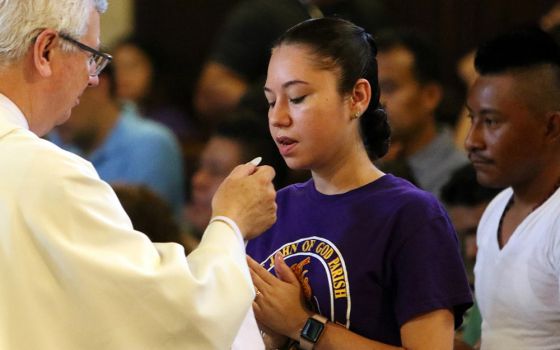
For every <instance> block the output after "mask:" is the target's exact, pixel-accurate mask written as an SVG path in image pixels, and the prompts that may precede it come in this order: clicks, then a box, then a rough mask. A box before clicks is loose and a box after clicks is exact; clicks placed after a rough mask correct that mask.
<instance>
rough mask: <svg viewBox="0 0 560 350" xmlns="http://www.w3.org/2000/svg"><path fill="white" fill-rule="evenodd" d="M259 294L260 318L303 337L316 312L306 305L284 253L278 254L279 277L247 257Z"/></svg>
mask: <svg viewBox="0 0 560 350" xmlns="http://www.w3.org/2000/svg"><path fill="white" fill-rule="evenodd" d="M247 261H248V264H249V268H250V270H251V277H252V279H253V284H254V285H255V288H256V290H257V296H256V297H255V301H254V302H253V310H254V312H255V317H256V319H257V321H258V322H259V323H260V324H261V325H264V326H265V327H267V328H269V329H270V330H272V331H273V332H275V333H278V334H281V335H284V336H288V337H290V338H292V339H299V333H300V331H301V328H302V327H303V325H304V324H305V322H306V321H307V318H309V316H310V315H311V314H312V313H311V312H310V311H308V310H307V309H306V308H305V306H304V301H303V294H302V291H301V285H300V283H299V281H298V279H297V277H296V275H295V274H294V273H293V271H292V270H291V269H290V267H289V266H288V265H287V264H286V262H285V261H284V258H283V257H282V255H281V254H280V253H277V254H276V255H275V257H274V270H275V272H276V275H277V276H278V278H276V277H275V276H274V275H273V274H271V273H270V272H268V271H267V270H266V269H265V268H264V267H262V266H261V265H260V264H259V263H257V262H256V261H255V260H253V259H252V258H250V257H247Z"/></svg>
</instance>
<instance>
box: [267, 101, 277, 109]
mask: <svg viewBox="0 0 560 350" xmlns="http://www.w3.org/2000/svg"><path fill="white" fill-rule="evenodd" d="M275 104H276V101H269V102H268V108H272V107H274V105H275Z"/></svg>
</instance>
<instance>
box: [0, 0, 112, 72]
mask: <svg viewBox="0 0 560 350" xmlns="http://www.w3.org/2000/svg"><path fill="white" fill-rule="evenodd" d="M92 8H95V9H96V10H97V11H98V12H99V13H103V12H105V10H106V9H107V0H0V67H2V66H6V65H8V64H10V63H13V62H16V61H19V60H20V59H21V58H22V57H23V56H25V54H26V52H27V50H28V49H29V46H30V45H31V44H32V43H33V41H34V40H35V38H36V37H37V35H39V34H40V32H41V31H42V30H43V29H46V28H51V29H54V30H56V31H58V32H64V33H65V34H67V35H70V36H73V37H76V38H80V37H82V36H83V35H84V34H85V32H86V31H87V27H88V19H89V16H90V11H91V10H92ZM67 49H68V48H67Z"/></svg>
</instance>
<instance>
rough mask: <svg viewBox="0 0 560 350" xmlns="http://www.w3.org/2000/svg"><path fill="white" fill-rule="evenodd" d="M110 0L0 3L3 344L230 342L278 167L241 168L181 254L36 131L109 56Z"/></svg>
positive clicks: (65, 111)
mask: <svg viewBox="0 0 560 350" xmlns="http://www.w3.org/2000/svg"><path fill="white" fill-rule="evenodd" d="M106 6H107V3H106V0H26V1H7V0H0V179H2V181H0V275H1V276H2V278H1V279H0V349H18V350H26V349H33V350H35V349H47V350H50V349H53V350H54V349H56V350H66V349H68V350H75V349H135V350H138V349H227V348H229V347H230V346H231V344H232V342H233V339H234V337H235V335H236V333H237V332H238V329H239V327H240V325H241V322H242V320H243V318H244V317H245V315H246V313H247V311H248V310H249V307H250V304H251V302H252V300H253V298H254V295H255V293H254V289H253V286H252V282H251V278H250V274H249V271H248V268H247V266H246V260H245V251H244V244H243V239H250V238H252V237H255V236H257V235H258V234H259V233H260V232H262V231H264V230H265V229H266V228H268V227H269V226H270V225H271V224H272V223H273V222H274V221H275V219H276V204H275V203H274V199H275V191H274V187H273V186H272V182H271V180H272V178H273V177H274V171H273V170H272V168H270V167H255V166H254V165H252V164H245V165H242V166H238V167H237V168H236V169H234V170H233V172H232V173H231V174H230V176H228V178H226V180H224V182H223V183H222V185H221V186H220V188H219V189H218V191H217V193H216V195H215V197H214V201H213V217H214V218H213V222H212V223H211V224H210V225H209V226H208V228H207V230H206V233H205V235H204V237H203V239H202V242H201V244H200V246H199V248H198V249H197V250H195V251H194V252H193V253H192V254H190V255H189V256H188V258H187V259H185V256H184V252H183V250H182V248H181V247H180V246H179V245H177V244H173V243H166V244H152V243H151V242H150V241H149V239H148V238H147V237H146V236H145V235H143V234H141V233H139V232H137V231H134V230H133V228H132V225H131V223H130V220H129V218H128V217H127V216H126V214H125V212H124V210H123V209H122V207H121V205H120V204H119V202H118V200H117V197H116V195H115V194H114V192H113V191H112V190H111V188H110V187H109V186H108V185H107V184H106V183H104V182H103V181H101V180H100V179H99V176H98V175H97V173H96V172H95V170H94V169H93V167H92V166H91V164H90V163H89V162H87V161H85V160H83V159H82V158H79V157H78V156H76V155H73V154H71V153H68V152H65V151H62V150H61V149H59V148H58V147H56V146H54V145H53V144H51V143H49V142H48V141H45V140H43V139H41V138H40V136H42V135H44V134H45V133H47V132H48V131H49V130H51V129H52V128H53V127H54V126H55V125H58V124H61V123H63V122H64V121H65V120H66V119H67V118H68V117H69V116H70V111H71V109H72V107H74V106H75V105H76V104H78V102H79V97H80V95H81V94H82V92H83V91H84V90H85V89H86V88H87V87H88V86H95V85H96V84H97V82H98V78H97V75H98V74H99V72H100V71H101V70H102V69H103V68H104V67H105V65H106V64H107V63H108V61H109V60H110V56H108V55H106V54H103V53H101V52H99V51H97V49H96V48H97V47H98V46H99V16H100V13H102V12H103V11H104V10H105V8H106ZM148 161H149V160H148Z"/></svg>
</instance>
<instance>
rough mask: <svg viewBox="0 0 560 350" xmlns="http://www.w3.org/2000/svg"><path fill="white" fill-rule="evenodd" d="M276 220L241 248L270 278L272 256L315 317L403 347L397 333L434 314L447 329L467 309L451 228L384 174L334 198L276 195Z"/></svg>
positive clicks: (305, 188)
mask: <svg viewBox="0 0 560 350" xmlns="http://www.w3.org/2000/svg"><path fill="white" fill-rule="evenodd" d="M277 203H278V220H277V222H276V223H275V224H274V226H272V227H271V228H270V229H269V230H268V231H266V232H265V233H264V234H262V235H261V236H260V237H258V238H256V239H254V240H252V241H250V242H249V244H248V245H247V253H248V254H249V255H250V256H251V257H253V258H254V259H255V260H257V261H258V262H260V263H261V264H262V265H263V266H264V267H266V268H267V269H268V270H269V271H272V272H273V266H272V260H273V256H274V254H275V253H276V252H278V251H280V252H282V254H283V255H284V257H285V261H286V263H287V264H288V265H289V266H290V267H291V268H292V270H294V271H295V272H296V275H298V278H299V280H300V282H301V283H302V285H303V291H304V294H305V298H306V300H307V302H308V304H309V306H310V307H311V308H312V309H314V311H316V312H318V313H320V314H322V315H324V316H326V317H328V318H329V319H330V320H331V321H333V322H337V323H339V324H341V325H344V326H346V327H347V328H349V329H350V330H352V331H353V332H355V333H357V334H360V335H362V336H364V337H367V338H370V339H373V340H377V341H380V342H383V343H387V344H392V345H397V346H398V345H401V340H400V327H401V326H402V325H403V324H404V323H406V322H407V321H408V320H410V319H412V318H414V317H415V316H419V315H421V314H423V313H427V312H430V311H434V310H436V309H442V308H449V309H453V311H454V314H455V326H459V325H460V324H461V322H462V315H463V313H464V311H465V310H466V309H467V308H468V307H470V306H471V305H472V296H471V292H470V288H469V285H468V282H467V277H466V274H465V270H464V267H463V263H462V261H461V257H460V253H459V247H458V241H457V237H456V234H455V231H454V229H453V227H452V225H451V223H450V221H449V218H448V217H447V214H446V213H445V211H444V209H443V208H442V207H441V205H440V204H439V203H438V202H437V201H436V199H435V198H434V197H433V196H432V195H431V194H429V193H427V192H424V191H421V190H419V189H418V188H416V187H414V186H413V185H411V184H410V183H408V182H406V181H405V180H402V179H400V178H398V177H395V176H392V175H385V176H383V177H382V178H380V179H378V180H377V181H374V182H372V183H369V184H367V185H365V186H363V187H360V188H357V189H355V190H352V191H349V192H347V193H343V194H338V195H324V194H321V193H319V192H317V190H316V189H315V185H314V182H313V181H312V180H310V181H307V182H305V183H302V184H295V185H291V186H288V187H286V188H284V189H282V190H281V191H279V192H278V196H277Z"/></svg>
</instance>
